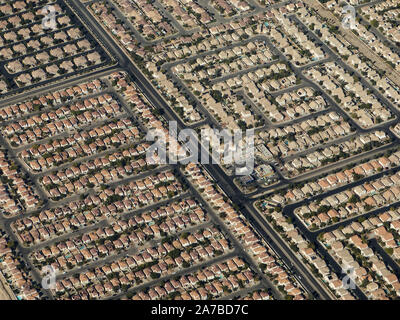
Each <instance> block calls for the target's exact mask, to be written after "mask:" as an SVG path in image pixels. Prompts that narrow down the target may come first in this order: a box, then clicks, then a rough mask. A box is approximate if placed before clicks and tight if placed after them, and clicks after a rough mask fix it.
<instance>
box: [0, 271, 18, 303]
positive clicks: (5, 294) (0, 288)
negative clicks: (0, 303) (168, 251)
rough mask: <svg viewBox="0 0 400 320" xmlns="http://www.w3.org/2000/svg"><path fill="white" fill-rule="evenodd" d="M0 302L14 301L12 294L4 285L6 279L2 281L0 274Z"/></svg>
mask: <svg viewBox="0 0 400 320" xmlns="http://www.w3.org/2000/svg"><path fill="white" fill-rule="evenodd" d="M0 300H16V297H15V295H14V293H13V292H12V290H11V289H10V287H9V286H8V284H7V283H6V279H4V277H3V275H2V274H1V272H0Z"/></svg>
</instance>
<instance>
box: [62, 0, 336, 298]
mask: <svg viewBox="0 0 400 320" xmlns="http://www.w3.org/2000/svg"><path fill="white" fill-rule="evenodd" d="M66 3H67V4H69V5H70V7H71V8H72V9H73V11H74V12H75V13H76V14H77V15H78V16H79V17H80V19H81V20H82V22H83V23H84V24H85V25H86V27H87V28H89V30H90V31H91V32H92V33H93V34H94V36H95V37H96V38H97V40H98V41H100V43H101V44H102V45H103V46H105V47H106V48H107V50H108V51H109V52H110V54H111V55H112V56H113V57H114V58H115V59H117V60H118V61H119V65H120V66H121V67H122V68H124V69H126V70H127V71H128V72H130V74H131V75H132V76H134V80H135V81H136V84H137V85H138V87H139V88H140V89H141V90H142V92H143V93H144V95H145V96H146V97H147V98H148V99H149V101H150V102H151V103H152V104H153V106H154V107H156V108H158V109H161V110H162V111H163V112H164V113H163V116H164V117H165V118H166V119H167V120H174V121H176V122H177V124H178V129H179V130H182V129H184V128H185V125H184V124H183V123H182V121H181V120H180V119H179V117H177V115H176V114H175V113H174V112H173V111H171V109H170V107H169V106H168V104H167V103H166V102H165V100H164V99H163V98H162V97H161V96H160V95H159V93H158V92H157V90H156V89H155V88H154V87H153V86H152V84H151V83H150V82H149V81H148V80H147V78H146V77H145V76H144V75H143V74H142V72H141V71H140V70H139V69H138V68H137V67H136V66H135V64H134V63H133V61H132V60H131V59H130V58H129V57H128V56H127V55H126V53H125V52H124V50H123V49H122V48H120V47H119V45H118V44H116V43H115V42H114V40H113V39H112V38H111V36H110V35H109V34H108V33H107V32H105V31H104V29H103V28H102V26H101V25H100V24H99V23H98V22H97V20H96V19H95V18H94V17H93V16H92V15H91V14H90V13H89V12H88V10H87V9H86V7H85V5H84V4H82V3H81V2H80V1H79V0H66ZM203 152H204V153H206V154H208V153H209V152H208V150H205V149H204V147H203V146H202V145H200V151H199V154H202V153H203ZM205 167H206V169H207V171H208V172H209V174H210V175H211V176H212V177H213V179H214V180H215V181H218V185H219V186H220V187H221V188H222V190H223V191H224V192H225V194H226V195H227V196H228V197H229V198H230V199H231V200H233V201H234V203H236V204H238V205H239V206H240V207H241V211H242V212H243V214H244V215H245V217H246V218H247V219H248V220H249V222H250V223H251V224H252V225H253V227H254V228H255V229H256V230H257V232H258V233H259V234H260V235H261V236H263V237H264V238H265V239H266V240H267V242H268V244H269V245H270V246H271V248H272V249H273V250H274V251H275V252H276V253H277V254H278V255H279V256H280V257H281V259H282V260H283V262H284V263H285V264H286V265H287V266H290V267H291V266H293V269H292V270H293V272H294V274H295V275H296V277H297V278H298V279H300V281H301V283H302V284H303V286H304V287H305V288H306V289H307V291H309V292H310V293H313V292H316V293H317V296H318V298H319V299H324V300H330V299H332V294H331V293H330V292H328V291H327V289H326V288H325V287H323V286H322V285H321V284H320V283H319V282H318V280H316V279H315V278H314V277H313V275H312V274H311V273H310V271H309V270H308V269H307V268H306V267H305V266H304V264H303V263H302V262H301V261H299V259H298V257H297V256H296V255H295V254H294V253H293V252H292V251H291V250H290V248H289V247H288V246H287V244H286V243H285V242H284V241H283V239H282V238H281V237H280V236H279V235H278V234H277V233H276V232H275V231H274V230H273V229H272V228H271V226H269V225H268V224H267V222H266V221H265V219H263V218H262V217H260V216H259V214H258V213H257V212H256V210H253V209H252V208H251V206H250V205H249V204H250V201H249V199H247V198H245V197H244V196H243V194H242V193H241V192H240V191H239V190H238V188H237V187H236V185H235V184H234V183H233V181H232V179H231V178H229V177H228V176H227V175H226V174H225V172H224V171H223V170H222V169H221V167H220V166H218V165H211V164H210V165H205Z"/></svg>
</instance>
